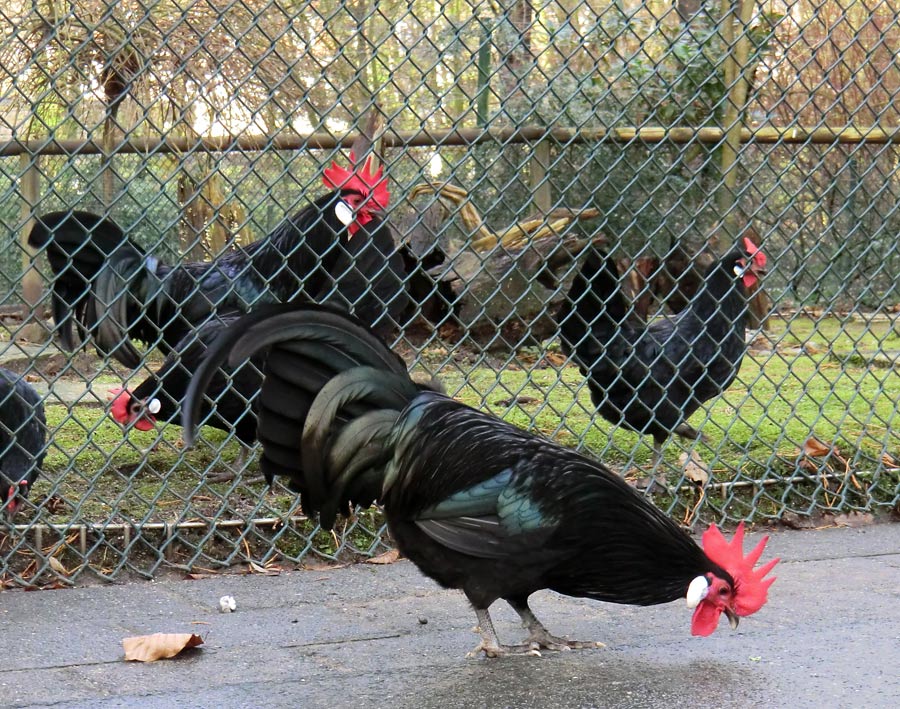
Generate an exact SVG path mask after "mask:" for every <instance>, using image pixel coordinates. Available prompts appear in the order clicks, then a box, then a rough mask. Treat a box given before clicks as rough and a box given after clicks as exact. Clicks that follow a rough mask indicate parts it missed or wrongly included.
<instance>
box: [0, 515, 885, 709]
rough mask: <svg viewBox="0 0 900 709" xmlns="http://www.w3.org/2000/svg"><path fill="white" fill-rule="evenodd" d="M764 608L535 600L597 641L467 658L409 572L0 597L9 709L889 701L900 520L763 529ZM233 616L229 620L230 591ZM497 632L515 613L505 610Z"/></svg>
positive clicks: (458, 620)
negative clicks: (187, 644)
mask: <svg viewBox="0 0 900 709" xmlns="http://www.w3.org/2000/svg"><path fill="white" fill-rule="evenodd" d="M766 555H767V557H769V556H770V555H779V556H781V557H782V562H781V564H779V565H778V567H777V569H776V573H777V576H778V581H777V582H776V583H775V585H774V586H773V587H772V590H771V592H770V601H769V603H768V605H767V606H766V607H765V608H763V610H762V611H760V612H759V613H758V614H756V615H754V616H752V617H749V618H745V619H744V620H743V621H742V623H741V627H740V629H739V630H738V631H736V632H732V631H731V630H730V629H729V628H728V625H727V623H726V622H725V621H724V620H723V621H722V624H721V626H720V628H719V630H718V631H717V632H716V633H715V634H714V635H713V636H711V637H709V638H694V637H691V635H690V611H688V610H687V609H686V608H685V607H684V604H683V603H672V604H668V605H666V606H658V607H653V608H636V607H628V606H615V605H610V604H603V603H596V602H592V601H585V600H577V599H570V598H565V597H562V596H558V595H555V594H551V593H540V594H536V595H535V596H533V600H534V604H533V605H534V609H535V612H536V613H537V615H538V617H540V618H541V619H542V620H543V621H544V623H545V624H546V625H547V626H548V627H549V628H550V630H552V631H553V632H556V633H557V634H566V635H569V636H570V637H577V638H578V639H583V640H602V641H603V642H605V643H606V645H607V646H606V648H603V649H597V650H581V651H571V652H565V653H552V652H547V653H545V654H544V656H543V657H540V658H530V657H514V658H502V659H495V660H489V659H485V658H483V657H475V658H471V657H467V656H466V654H467V651H469V650H471V649H472V648H473V647H474V646H475V645H476V643H477V641H478V638H477V636H476V635H475V634H474V633H473V632H472V626H473V625H474V622H475V616H474V613H473V612H472V611H471V609H470V608H469V607H468V606H467V604H466V602H465V600H464V598H463V596H462V595H461V594H460V593H459V592H455V591H445V590H442V589H440V588H438V587H437V586H436V585H435V584H434V583H432V582H431V581H429V580H428V579H426V578H425V577H423V576H422V575H421V574H420V573H419V572H418V571H417V570H416V569H415V567H414V566H413V565H412V564H410V563H409V562H406V561H401V562H398V563H395V564H390V565H384V566H376V565H372V564H357V565H353V566H349V567H345V568H340V569H332V570H324V571H309V570H308V571H293V572H285V573H282V574H280V575H277V576H262V575H256V574H254V575H236V574H223V575H218V576H214V577H211V578H205V579H200V580H185V579H183V578H180V577H179V578H176V577H174V576H171V577H168V578H165V579H160V580H157V581H153V582H146V581H144V582H135V583H122V584H116V585H94V586H83V587H79V588H74V589H62V590H48V591H36V592H25V591H22V590H10V591H5V592H2V593H0V652H2V654H0V657H2V662H0V705H2V706H4V707H30V706H35V707H37V706H41V707H46V706H53V707H132V706H133V707H142V708H152V707H167V708H168V707H304V708H307V707H345V706H346V707H351V706H352V707H376V706H377V707H418V708H421V709H430V708H432V707H434V708H435V709H437V708H438V707H440V708H445V707H690V708H691V709H695V708H696V707H896V706H900V524H879V525H872V526H865V527H860V528H855V529H851V528H832V529H823V530H816V531H781V532H776V533H774V534H773V535H772V540H771V541H770V544H769V549H768V550H767V552H766ZM224 594H230V595H232V596H234V597H235V598H236V600H237V611H236V612H235V613H232V614H222V613H220V612H219V611H218V600H219V598H220V596H222V595H224ZM494 615H495V620H496V621H497V626H498V632H499V633H500V636H501V638H502V639H503V640H505V641H513V640H515V639H517V638H518V637H519V635H520V633H521V632H522V631H521V629H520V628H519V627H518V625H517V623H516V620H517V618H516V616H515V615H514V614H513V613H512V611H510V610H509V609H507V608H505V607H503V606H502V604H498V605H497V607H496V610H495V612H494ZM151 632H197V633H199V634H201V635H203V636H204V638H205V644H204V645H203V646H202V648H201V649H198V650H192V651H190V652H189V653H187V654H186V655H184V656H181V657H179V658H176V659H174V660H164V661H160V662H156V663H150V664H140V663H131V662H124V661H123V651H122V645H121V640H122V638H124V637H126V636H129V635H136V634H143V633H151Z"/></svg>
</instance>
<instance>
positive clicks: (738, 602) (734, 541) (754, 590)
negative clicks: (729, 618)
mask: <svg viewBox="0 0 900 709" xmlns="http://www.w3.org/2000/svg"><path fill="white" fill-rule="evenodd" d="M768 541H769V538H768V537H763V538H762V540H760V542H759V544H757V545H756V546H755V547H754V548H753V550H752V551H751V552H750V553H749V554H747V556H744V548H743V547H744V523H743V522H741V523H740V524H739V525H738V527H737V529H736V530H735V532H734V536H733V537H732V538H731V541H730V542H729V541H726V540H725V537H724V535H723V534H722V532H720V531H719V528H718V527H716V525H714V524H711V525H709V529H707V530H706V531H705V532H704V533H703V551H705V552H706V555H707V556H708V557H709V558H710V560H712V561H713V562H715V563H716V564H718V565H719V566H721V567H722V568H723V569H725V570H726V571H727V572H728V573H729V574H731V577H732V578H733V579H734V612H735V613H737V614H738V615H740V616H745V615H750V614H751V613H756V611H758V610H759V609H760V608H762V607H763V605H765V603H766V600H767V596H768V592H769V586H771V585H772V584H773V583H774V582H775V577H774V576H773V577H772V578H770V579H765V578H763V577H764V576H765V575H766V574H767V573H769V572H770V571H771V570H772V569H773V568H774V567H775V564H777V563H778V562H779V561H780V560H779V559H772V561H770V562H768V563H766V564H764V565H763V566H761V567H759V568H758V569H754V568H753V566H754V564H756V562H757V561H759V557H761V556H762V553H763V550H764V549H765V548H766V542H768Z"/></svg>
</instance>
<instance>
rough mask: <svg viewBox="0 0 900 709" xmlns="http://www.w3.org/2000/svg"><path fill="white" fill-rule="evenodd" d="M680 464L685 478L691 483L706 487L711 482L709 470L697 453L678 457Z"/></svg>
mask: <svg viewBox="0 0 900 709" xmlns="http://www.w3.org/2000/svg"><path fill="white" fill-rule="evenodd" d="M678 464H679V465H680V466H681V467H682V469H683V470H684V476H685V477H686V478H687V479H688V480H690V481H691V482H695V483H697V484H698V485H706V483H708V482H709V470H707V468H706V463H704V462H703V459H702V458H701V457H700V454H699V453H698V452H697V451H695V450H692V451H691V452H690V454H688V453H687V452H684V453H682V454H681V455H680V456H678Z"/></svg>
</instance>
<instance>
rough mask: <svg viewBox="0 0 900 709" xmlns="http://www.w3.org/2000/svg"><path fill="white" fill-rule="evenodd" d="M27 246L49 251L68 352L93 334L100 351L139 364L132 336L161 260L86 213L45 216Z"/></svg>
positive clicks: (60, 326)
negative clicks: (130, 335)
mask: <svg viewBox="0 0 900 709" xmlns="http://www.w3.org/2000/svg"><path fill="white" fill-rule="evenodd" d="M28 245H29V246H31V247H32V248H34V249H46V253H47V259H48V261H49V263H50V268H51V269H52V271H53V276H54V280H53V293H52V304H53V319H54V322H55V323H56V327H57V331H58V332H59V338H60V340H61V342H62V344H63V346H64V347H65V348H66V349H67V350H70V351H71V350H74V349H76V348H77V347H78V342H76V338H75V334H74V326H77V327H78V330H79V334H80V335H81V339H82V340H83V339H85V338H86V337H87V336H90V337H91V339H92V340H93V342H94V345H95V347H96V348H97V350H98V352H100V353H101V354H103V355H111V356H113V357H115V358H116V359H117V360H119V361H120V362H122V364H124V365H126V366H129V367H136V366H137V365H138V364H139V363H140V361H141V357H140V354H139V353H138V352H137V350H136V349H135V348H134V346H133V345H132V344H131V341H130V339H129V337H128V334H129V332H130V331H132V328H133V326H134V325H135V324H136V322H137V321H139V320H141V319H142V313H143V308H142V307H141V306H142V303H143V302H144V301H145V300H146V299H147V298H146V294H147V293H157V292H158V289H159V281H158V278H157V276H156V270H157V267H158V263H157V262H156V260H155V259H154V258H152V257H149V256H147V255H146V254H145V253H144V251H143V250H142V249H141V248H140V247H139V246H137V245H136V244H134V243H133V242H132V241H130V240H129V239H128V237H127V236H126V235H125V234H124V232H123V231H122V230H121V229H120V228H119V227H118V225H116V224H115V222H113V221H112V220H110V219H105V218H103V217H100V216H98V215H96V214H92V213H90V212H83V211H61V212H51V213H49V214H45V215H43V216H42V217H40V218H39V219H38V220H37V223H36V224H35V225H34V227H33V228H32V230H31V233H30V234H29V236H28Z"/></svg>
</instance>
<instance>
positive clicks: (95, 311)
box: [28, 153, 407, 367]
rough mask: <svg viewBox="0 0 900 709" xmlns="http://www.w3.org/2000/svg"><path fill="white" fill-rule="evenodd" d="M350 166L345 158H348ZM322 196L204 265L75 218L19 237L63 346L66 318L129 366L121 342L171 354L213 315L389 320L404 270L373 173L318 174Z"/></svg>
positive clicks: (59, 216) (402, 299) (397, 307)
mask: <svg viewBox="0 0 900 709" xmlns="http://www.w3.org/2000/svg"><path fill="white" fill-rule="evenodd" d="M351 160H354V156H353V154H352V153H351ZM324 180H325V184H326V185H327V186H329V187H331V188H333V189H332V191H331V192H329V193H327V194H325V195H324V196H322V197H320V198H319V199H317V200H316V201H315V202H313V203H312V204H310V205H309V206H308V207H306V208H304V209H303V210H301V211H300V212H299V213H298V214H296V215H295V216H294V217H292V218H290V219H287V220H286V221H285V222H284V223H283V224H282V225H281V226H280V227H279V228H278V229H276V230H275V231H274V232H273V233H272V234H270V235H269V236H267V237H266V238H264V239H261V240H260V241H256V242H254V243H252V244H250V245H249V246H247V247H246V248H239V249H235V250H232V251H229V252H227V253H226V254H224V255H222V256H220V257H219V258H218V259H216V260H215V261H212V262H193V263H183V264H179V265H175V266H171V265H167V264H164V263H161V262H160V261H159V260H158V259H157V258H155V257H153V256H151V255H149V254H147V253H145V252H144V251H143V249H141V248H140V247H139V246H137V245H136V244H134V243H132V242H131V241H130V240H129V239H128V238H127V237H126V236H125V234H124V233H123V232H122V230H121V229H120V228H119V227H118V226H116V224H114V223H113V222H112V221H111V220H109V219H104V218H101V217H99V216H97V215H95V214H91V213H88V212H81V211H75V212H72V211H63V212H53V213H51V214H46V215H44V216H42V217H40V218H39V219H38V220H37V223H36V224H35V226H34V227H33V229H32V231H31V234H30V235H29V238H28V243H29V245H30V246H31V247H32V248H35V249H42V248H46V251H47V257H48V259H49V262H50V266H51V268H52V270H53V273H54V276H55V278H54V282H53V298H52V302H53V316H54V320H55V322H56V325H57V328H58V330H59V334H60V338H61V340H62V343H63V345H64V346H65V347H66V348H67V349H70V350H71V349H74V348H75V346H76V342H75V336H74V332H73V319H74V321H75V322H76V323H77V325H78V328H79V330H80V332H81V334H82V335H83V336H84V335H87V336H90V337H91V338H92V339H93V341H94V344H95V346H96V348H97V350H98V351H99V352H100V353H101V354H103V355H111V356H113V357H115V358H116V359H117V360H119V361H120V362H122V363H123V364H124V365H126V366H129V367H136V366H137V365H138V364H139V363H140V360H141V357H140V355H139V353H138V352H137V350H136V349H135V347H134V345H133V344H132V340H139V341H141V342H144V343H146V344H148V345H150V346H151V347H152V346H159V347H160V348H161V349H162V350H163V351H164V352H169V351H171V350H172V349H173V348H174V347H175V345H176V344H177V343H178V342H180V341H181V340H182V339H183V338H184V337H185V336H186V335H187V334H188V333H190V332H192V331H193V330H196V329H197V328H198V327H200V326H202V325H203V324H204V323H205V322H207V321H208V320H209V319H210V318H211V317H212V316H213V315H214V313H215V312H216V311H218V310H220V309H221V310H238V311H244V312H245V311H247V310H249V309H250V308H251V307H252V306H254V305H255V304H261V303H273V302H288V301H290V300H293V299H302V300H305V301H307V302H325V301H327V302H330V303H335V304H338V305H341V306H342V307H347V308H349V309H351V310H352V311H353V312H355V313H356V314H357V315H358V316H359V317H360V318H362V320H363V321H364V322H366V323H372V324H374V323H379V322H381V323H385V324H387V323H388V321H389V318H387V317H385V316H386V314H388V315H390V316H391V317H393V318H395V319H399V317H400V315H401V313H402V312H404V311H405V309H406V307H407V297H406V294H405V291H404V287H403V282H404V278H405V271H404V268H403V263H402V259H401V257H400V255H399V253H398V252H397V250H396V248H395V245H394V239H393V236H392V233H391V229H390V226H389V224H388V223H387V222H386V221H384V219H383V210H384V209H386V207H387V203H388V199H389V194H388V191H387V187H386V185H385V182H384V178H383V176H382V168H379V169H378V170H377V171H372V169H371V166H370V163H369V161H366V162H365V163H364V164H363V165H362V166H356V167H355V170H354V171H350V170H345V169H343V168H340V167H338V166H337V165H332V167H331V168H329V169H328V170H326V171H325V178H324Z"/></svg>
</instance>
